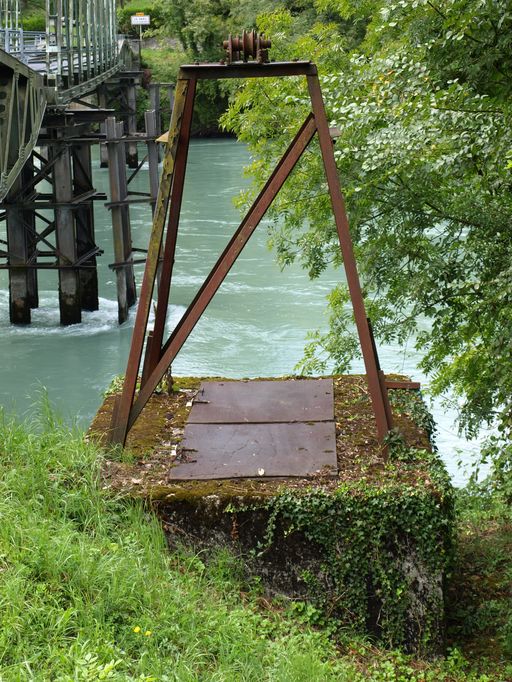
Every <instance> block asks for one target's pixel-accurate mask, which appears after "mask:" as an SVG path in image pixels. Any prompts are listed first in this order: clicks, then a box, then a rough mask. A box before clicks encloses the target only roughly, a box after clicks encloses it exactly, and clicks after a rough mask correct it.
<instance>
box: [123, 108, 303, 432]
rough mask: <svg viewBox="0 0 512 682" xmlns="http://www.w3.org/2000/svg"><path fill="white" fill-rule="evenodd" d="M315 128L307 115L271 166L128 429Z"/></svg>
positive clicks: (141, 394)
mask: <svg viewBox="0 0 512 682" xmlns="http://www.w3.org/2000/svg"><path fill="white" fill-rule="evenodd" d="M315 130H316V128H315V122H314V120H313V116H312V115H310V116H308V117H307V119H306V120H305V122H304V124H303V125H302V126H301V128H300V130H299V131H298V133H297V134H296V136H295V137H294V139H293V140H292V142H291V144H290V146H289V147H288V149H287V150H286V152H285V153H284V155H283V157H282V158H281V160H280V161H279V163H278V165H277V166H276V168H275V169H274V172H273V173H272V175H271V176H270V178H269V179H268V180H267V182H266V184H265V186H264V187H263V189H262V190H261V192H260V193H259V195H258V197H257V198H256V200H255V201H254V203H253V205H252V206H251V208H250V209H249V211H248V212H247V215H246V216H245V218H244V219H243V221H242V223H241V224H240V227H239V228H238V230H237V231H236V232H235V234H234V235H233V237H232V238H231V240H230V242H229V244H228V245H227V246H226V248H225V250H224V252H223V253H222V255H221V256H220V258H219V260H218V261H217V263H216V264H215V266H214V267H213V269H212V271H211V272H210V274H209V275H208V277H207V278H206V280H205V281H204V283H203V285H202V286H201V288H200V289H199V291H198V293H197V294H196V296H195V298H194V300H193V301H192V303H191V304H190V306H189V307H188V309H187V311H186V312H185V314H184V315H183V317H182V318H181V320H180V321H179V323H178V325H177V326H176V328H175V330H174V331H173V333H172V334H171V336H170V338H169V339H168V341H167V342H166V344H165V345H164V346H163V348H162V352H161V355H160V360H159V362H158V364H157V365H156V367H155V368H154V369H153V371H152V372H151V374H150V376H149V377H148V379H147V381H146V383H145V384H144V385H143V386H142V387H141V390H140V392H139V394H138V396H137V399H136V401H135V403H134V405H133V409H132V410H131V414H130V420H129V424H128V426H129V428H131V426H132V425H133V423H134V421H135V420H136V419H137V417H138V416H139V414H140V413H141V411H142V409H143V408H144V406H145V405H146V403H147V401H148V400H149V398H150V397H151V394H152V393H153V391H154V390H155V388H156V386H157V385H158V382H159V381H160V380H161V378H162V377H163V375H164V374H165V372H166V371H167V368H168V367H169V365H170V364H171V362H172V361H173V360H174V358H175V357H176V355H177V354H178V352H179V351H180V349H181V348H182V346H183V344H184V343H185V341H186V340H187V338H188V336H189V334H190V332H191V331H192V330H193V328H194V327H195V325H196V323H197V321H198V320H199V318H200V317H201V315H202V314H203V312H204V311H205V309H206V307H207V306H208V304H209V303H210V301H211V299H212V298H213V296H214V295H215V293H216V291H217V290H218V288H219V287H220V285H221V284H222V282H223V281H224V279H225V278H226V275H227V274H228V272H229V271H230V269H231V267H232V266H233V264H234V262H235V261H236V259H237V258H238V256H239V255H240V253H241V252H242V250H243V248H244V247H245V245H246V244H247V241H248V240H249V238H250V237H251V235H252V234H253V232H254V230H255V229H256V227H257V226H258V225H259V223H260V221H261V219H262V218H263V216H264V215H265V213H266V212H267V210H268V209H269V207H270V205H271V204H272V202H273V200H274V199H275V197H276V195H277V194H278V193H279V191H280V190H281V188H282V186H283V185H284V183H285V181H286V179H287V178H288V176H289V175H290V173H291V172H292V170H293V169H294V168H295V166H296V164H297V162H298V161H299V159H300V157H301V156H302V154H303V153H304V150H305V149H306V148H307V146H308V145H309V143H310V142H311V140H312V138H313V136H314V134H315ZM165 264H166V258H165V256H164V266H165ZM164 281H165V278H164V274H163V270H162V284H164ZM156 321H157V320H156V319H155V327H156ZM154 345H155V339H154V338H153V343H152V347H153V346H154Z"/></svg>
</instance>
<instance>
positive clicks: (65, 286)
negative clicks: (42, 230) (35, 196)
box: [50, 143, 82, 324]
mask: <svg viewBox="0 0 512 682" xmlns="http://www.w3.org/2000/svg"><path fill="white" fill-rule="evenodd" d="M50 151H51V154H52V155H53V157H54V160H55V163H54V165H53V195H54V200H55V202H56V203H57V204H60V206H58V207H57V208H55V231H56V241H57V249H58V253H59V265H72V264H73V263H75V261H76V259H77V242H76V231H75V221H74V216H73V209H72V208H71V207H70V206H69V204H70V203H71V202H72V201H73V182H72V173H71V154H70V149H69V145H68V144H66V143H62V144H61V145H60V147H55V146H54V147H52V148H51V150H50ZM59 307H60V321H61V324H76V323H78V322H81V321H82V306H81V303H80V277H79V274H78V271H77V270H76V269H67V268H66V269H60V270H59Z"/></svg>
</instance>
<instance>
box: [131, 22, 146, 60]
mask: <svg viewBox="0 0 512 682" xmlns="http://www.w3.org/2000/svg"><path fill="white" fill-rule="evenodd" d="M130 21H131V24H132V26H138V27H139V62H140V58H141V52H142V27H143V26H149V24H150V23H151V17H150V16H149V15H148V14H144V12H137V14H132V16H131V17H130Z"/></svg>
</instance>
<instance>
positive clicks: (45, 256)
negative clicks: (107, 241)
mask: <svg viewBox="0 0 512 682" xmlns="http://www.w3.org/2000/svg"><path fill="white" fill-rule="evenodd" d="M141 76H142V72H141V70H140V64H139V63H138V53H137V51H136V50H133V49H132V47H131V45H130V41H129V40H127V39H125V38H124V37H122V36H118V34H117V25H116V14H115V0H46V27H45V30H43V31H25V30H24V28H23V24H22V20H21V15H20V11H19V0H0V272H1V271H2V270H7V271H8V276H9V301H10V306H9V314H10V320H11V322H12V323H13V324H28V323H29V322H30V321H31V309H33V308H37V307H38V304H39V297H38V277H37V273H38V270H41V269H45V270H48V269H50V270H56V271H57V272H58V288H59V306H60V319H61V323H62V324H74V323H77V322H80V321H81V314H82V310H96V309H97V308H98V305H99V303H98V279H97V271H96V258H97V256H99V255H101V254H102V251H101V249H99V248H98V246H97V245H96V243H95V238H94V205H93V202H94V201H97V200H100V201H103V202H106V201H107V196H106V195H105V194H103V193H100V192H96V190H95V189H94V180H93V174H92V162H91V158H92V156H91V148H92V146H93V145H100V158H101V165H102V166H105V167H106V166H108V168H109V184H110V197H109V198H110V201H109V202H108V203H106V204H105V205H106V208H107V209H108V210H109V211H110V214H111V217H112V234H113V242H114V253H115V262H114V263H112V264H111V268H112V269H113V270H114V272H115V276H116V280H117V293H118V310H119V322H123V321H124V320H126V318H127V316H128V309H129V307H130V306H131V305H133V304H134V303H135V300H136V291H135V279H134V272H133V266H134V264H135V263H137V262H141V261H143V260H144V258H145V255H144V249H137V248H135V247H133V246H132V240H131V227H130V206H131V205H132V204H134V203H146V204H148V210H149V207H151V208H154V205H155V201H156V194H157V191H158V156H159V152H158V149H157V145H156V143H155V139H156V138H157V137H158V135H159V134H160V132H161V130H160V125H161V123H160V122H161V118H160V88H161V86H162V84H153V85H150V86H148V88H149V95H150V103H151V104H150V111H147V112H146V114H145V131H144V132H138V131H137V116H136V113H137V111H136V110H137V99H136V88H137V87H138V86H140V85H141V80H142V79H141ZM164 85H166V87H168V89H169V97H170V101H169V104H170V106H171V107H172V100H173V90H172V88H171V87H170V84H164ZM140 143H145V145H146V146H147V154H146V156H145V158H144V159H142V160H141V161H140V163H139V159H138V153H139V152H138V144H140ZM146 159H147V160H148V165H149V174H150V188H149V191H148V192H146V193H144V192H135V191H131V190H130V183H131V182H132V180H133V179H134V177H135V176H136V174H137V172H138V170H140V168H141V167H142V166H143V164H144V161H145V160H146ZM127 165H128V167H129V168H132V169H134V170H133V172H131V173H130V174H128V173H127V171H126V166H127ZM150 215H151V214H150V213H149V215H148V218H150ZM138 252H142V255H141V253H138ZM137 254H138V255H137Z"/></svg>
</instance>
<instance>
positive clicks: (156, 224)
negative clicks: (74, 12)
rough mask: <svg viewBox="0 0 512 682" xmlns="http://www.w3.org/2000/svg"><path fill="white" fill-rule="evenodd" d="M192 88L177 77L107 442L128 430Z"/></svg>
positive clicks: (123, 438)
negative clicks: (127, 350) (119, 390)
mask: <svg viewBox="0 0 512 682" xmlns="http://www.w3.org/2000/svg"><path fill="white" fill-rule="evenodd" d="M194 93H195V90H194V88H191V89H189V81H188V80H184V79H180V80H178V83H177V86H176V103H175V106H174V109H173V116H172V119H171V123H170V127H169V138H168V140H167V146H166V154H165V159H164V165H163V169H162V177H161V179H160V186H159V190H158V198H157V202H156V209H155V215H154V218H153V228H152V231H151V237H150V240H149V248H148V254H147V258H146V268H145V271H144V279H143V281H142V287H141V291H140V296H139V305H138V307H137V315H136V318H135V325H134V329H133V336H132V343H131V347H130V355H129V358H128V364H127V367H126V375H125V379H124V384H123V392H122V395H121V398H120V400H119V402H118V403H117V408H116V410H115V412H114V414H113V417H112V423H111V432H110V442H111V443H120V444H121V445H124V443H125V441H126V434H127V433H128V420H129V418H130V412H131V408H132V404H133V397H134V395H135V387H136V384H137V377H138V373H139V367H140V362H141V358H142V350H143V348H144V339H145V335H146V329H147V326H148V318H149V311H150V307H151V299H152V295H153V287H154V284H155V278H156V272H157V268H158V258H159V255H160V246H161V243H162V235H163V232H164V225H165V218H166V215H167V208H168V205H169V196H170V192H171V186H172V181H173V177H174V168H175V159H176V151H177V147H178V142H179V140H180V136H181V127H182V121H183V113H184V110H185V104H186V102H187V101H189V100H190V99H192V100H193V97H194Z"/></svg>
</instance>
